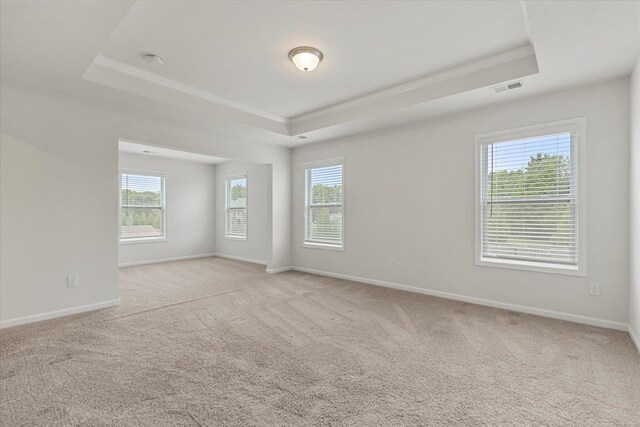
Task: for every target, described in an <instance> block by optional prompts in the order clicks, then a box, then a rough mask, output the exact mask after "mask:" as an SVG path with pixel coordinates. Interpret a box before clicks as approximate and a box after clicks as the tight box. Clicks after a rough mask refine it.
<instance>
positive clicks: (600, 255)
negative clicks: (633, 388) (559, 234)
mask: <svg viewBox="0 0 640 427" xmlns="http://www.w3.org/2000/svg"><path fill="white" fill-rule="evenodd" d="M581 116H584V117H586V119H587V167H588V176H587V188H588V209H587V214H588V230H587V233H588V272H587V273H588V276H587V277H575V276H562V275H555V274H548V273H537V272H525V271H514V270H507V269H500V268H490V267H478V266H476V265H475V261H474V135H475V134H477V133H484V132H490V131H495V130H501V129H509V128H515V127H521V126H527V125H532V124H538V123H545V122H552V121H558V120H562V119H569V118H574V117H581ZM628 156H629V79H620V80H615V81H610V82H605V83H601V84H596V85H592V86H589V87H584V88H579V89H575V90H570V91H566V92H561V93H554V94H547V95H542V96H537V97H532V98H527V99H524V100H520V101H516V102H512V103H505V104H501V105H498V106H493V107H488V108H483V109H479V110H474V111H469V112H465V113H461V114H457V115H453V116H448V117H445V118H440V119H435V120H430V121H428V122H424V123H421V124H415V125H412V126H405V127H401V128H396V129H390V130H387V131H384V132H379V133H374V134H369V135H363V136H357V137H351V138H346V139H340V140H337V141H334V142H331V143H321V144H316V145H310V146H306V147H300V148H297V149H295V150H294V154H293V173H294V179H293V232H292V236H293V242H292V245H293V262H294V265H295V266H298V267H302V268H307V269H314V270H319V271H324V272H330V273H334V274H336V273H337V274H343V275H351V276H356V277H361V278H366V279H375V280H379V281H386V282H392V283H397V284H402V285H409V286H413V287H418V288H423V289H431V290H435V291H441V292H448V293H453V294H457V295H462V296H467V297H474V298H481V299H486V300H491V301H497V302H502V303H508V304H515V305H521V306H527V307H534V308H538V309H546V310H552V311H557V312H562V313H569V314H573V315H581V316H589V317H594V318H598V319H605V320H608V321H613V322H622V323H623V324H626V322H627V312H628V302H627V298H628V289H629V285H628V284H629V274H628V266H629V262H628V246H629V226H628V224H629V202H628V194H629V193H628V191H629V162H628ZM335 157H344V174H345V190H344V191H345V232H346V240H345V245H346V249H345V251H344V252H340V251H331V250H322V249H311V248H303V247H302V244H301V243H302V238H303V236H302V229H303V226H302V219H303V203H304V201H303V186H302V183H303V178H302V176H303V175H302V163H303V162H308V161H313V160H321V159H327V158H335ZM392 258H394V259H396V262H397V267H396V269H391V268H390V260H391V259H392ZM589 281H596V282H598V283H600V284H601V296H600V297H592V296H589V295H588V291H587V284H588V282H589ZM620 325H622V324H620ZM620 325H618V326H620ZM623 326H624V325H623Z"/></svg>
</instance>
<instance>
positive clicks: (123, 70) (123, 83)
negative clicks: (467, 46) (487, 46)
mask: <svg viewBox="0 0 640 427" xmlns="http://www.w3.org/2000/svg"><path fill="white" fill-rule="evenodd" d="M537 72H538V65H537V60H536V56H535V53H534V50H533V47H532V46H531V45H526V46H521V47H519V48H516V49H513V50H510V51H507V52H504V53H501V54H498V55H494V56H491V57H488V58H483V59H481V60H477V61H473V62H470V63H467V64H464V65H461V66H459V67H455V68H450V69H448V70H445V71H442V72H439V73H436V74H432V75H429V76H426V77H423V78H420V79H418V80H414V81H411V82H408V83H404V84H400V85H397V86H394V87H391V88H389V89H385V90H382V91H379V92H375V93H372V94H369V95H365V96H362V97H359V98H356V99H353V100H350V101H347V102H343V103H340V104H336V105H333V106H330V107H327V108H323V109H321V110H317V111H314V112H312V113H309V114H304V115H300V116H296V117H293V118H285V117H280V116H277V115H274V114H270V113H268V112H265V111H261V110H259V109H256V108H253V107H250V106H247V105H242V104H239V103H236V102H233V101H229V100H227V99H224V98H221V97H219V96H217V95H215V94H212V93H209V92H206V91H203V90H201V89H198V88H196V87H193V86H190V85H186V84H184V83H181V82H178V81H175V80H172V79H169V78H166V77H163V76H160V75H157V74H154V73H151V72H149V71H146V70H143V69H140V68H138V67H134V66H131V65H128V64H125V63H122V62H119V61H115V60H113V59H110V58H107V57H105V56H102V55H98V56H97V57H96V58H95V59H94V61H93V63H92V64H91V65H90V66H89V68H88V69H87V71H86V72H85V73H84V75H83V78H84V79H87V80H90V81H93V82H96V83H101V84H104V85H107V86H111V87H115V88H118V89H121V90H125V91H129V92H133V93H136V94H138V95H142V96H146V97H150V98H155V99H159V100H162V101H165V102H169V103H172V104H174V105H178V106H180V107H186V108H192V109H198V110H204V111H210V112H211V113H213V114H216V115H218V116H223V117H225V118H227V119H229V120H234V121H238V122H241V123H245V124H247V125H250V126H254V127H258V128H261V129H264V130H268V131H271V132H276V133H279V134H281V135H285V136H296V135H300V134H302V133H305V132H311V131H315V130H319V129H323V128H327V127H331V126H336V125H339V124H343V123H346V122H349V121H353V120H358V119H361V118H364V117H368V116H371V115H375V114H380V113H384V112H388V111H392V110H396V109H399V108H404V107H408V106H411V105H415V104H420V103H424V102H427V101H431V100H434V99H439V98H444V97H448V96H452V95H456V94H458V93H462V92H465V91H469V90H474V89H478V88H481V87H486V86H491V85H494V84H498V83H502V82H505V81H508V80H513V79H518V78H522V77H525V76H528V75H531V74H535V73H537Z"/></svg>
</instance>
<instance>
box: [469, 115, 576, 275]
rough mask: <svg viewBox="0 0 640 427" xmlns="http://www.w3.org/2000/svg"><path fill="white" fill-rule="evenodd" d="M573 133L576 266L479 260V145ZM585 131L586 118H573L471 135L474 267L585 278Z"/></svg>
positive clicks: (480, 146) (480, 182)
mask: <svg viewBox="0 0 640 427" xmlns="http://www.w3.org/2000/svg"><path fill="white" fill-rule="evenodd" d="M569 131H571V132H577V134H578V140H577V141H576V144H575V145H574V144H572V148H571V149H572V155H575V150H576V149H577V150H578V159H577V163H576V164H577V169H578V183H577V185H578V189H577V195H578V236H577V239H578V266H577V268H576V267H566V268H564V267H562V266H560V265H545V264H544V263H537V262H527V261H509V260H503V259H487V258H483V257H482V219H481V218H482V214H481V209H482V207H481V193H482V177H481V175H482V166H481V163H482V158H481V156H482V146H483V145H486V144H491V143H496V142H501V141H508V140H517V139H524V138H531V137H535V136H539V135H543V134H554V133H560V132H569ZM586 134H587V132H586V119H585V118H584V117H577V118H573V119H567V120H559V121H556V122H549V123H540V124H535V125H531V126H523V127H519V128H514V129H505V130H499V131H495V132H487V133H481V134H477V135H476V136H475V152H474V155H475V158H474V159H475V161H474V168H475V169H474V198H475V264H476V265H477V266H481V267H497V268H507V269H513V270H525V271H534V272H542V273H551V274H564V275H570V276H586V275H587V135H586Z"/></svg>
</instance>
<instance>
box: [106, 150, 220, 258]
mask: <svg viewBox="0 0 640 427" xmlns="http://www.w3.org/2000/svg"><path fill="white" fill-rule="evenodd" d="M119 167H120V168H122V169H132V170H141V171H153V172H162V173H164V174H165V176H166V178H165V183H166V184H165V185H166V209H165V212H166V236H167V238H166V240H164V241H158V242H146V243H126V244H122V243H121V244H119V245H118V262H119V264H120V265H127V264H135V263H140V262H144V261H155V260H163V259H170V258H184V257H190V256H197V255H206V254H212V253H213V252H214V244H215V243H214V238H215V196H214V194H215V166H213V165H208V164H204V163H195V162H188V161H182V160H175V159H167V158H162V157H155V156H149V155H142V154H132V153H123V152H121V153H120V154H119Z"/></svg>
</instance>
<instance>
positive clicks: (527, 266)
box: [476, 258, 587, 276]
mask: <svg viewBox="0 0 640 427" xmlns="http://www.w3.org/2000/svg"><path fill="white" fill-rule="evenodd" d="M476 265H477V266H480V267H494V268H506V269H509V270H522V271H534V272H538V273H550V274H562V275H565V276H586V275H587V274H586V271H584V268H581V267H574V268H572V267H564V266H555V265H553V264H544V263H538V262H527V261H509V260H504V259H500V260H498V259H496V260H494V259H489V258H480V259H479V260H476Z"/></svg>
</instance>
